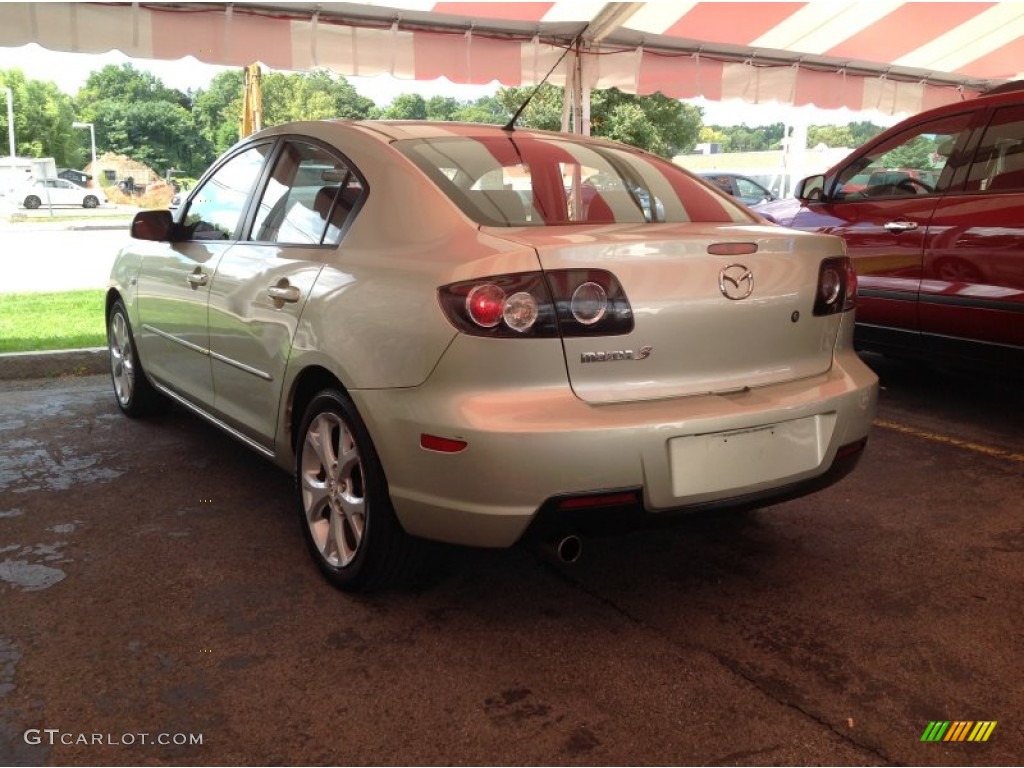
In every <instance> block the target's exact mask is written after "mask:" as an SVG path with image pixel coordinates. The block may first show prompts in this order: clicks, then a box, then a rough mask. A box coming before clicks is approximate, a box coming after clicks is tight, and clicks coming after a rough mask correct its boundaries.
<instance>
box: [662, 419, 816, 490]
mask: <svg viewBox="0 0 1024 768" xmlns="http://www.w3.org/2000/svg"><path fill="white" fill-rule="evenodd" d="M834 423H835V414H826V415H823V416H810V417H808V418H804V419H796V420H794V421H784V422H781V423H779V424H772V425H771V426H765V427H758V428H756V429H745V430H735V431H731V432H714V433H711V434H706V435H690V436H687V437H676V438H673V439H671V440H669V443H668V448H669V461H670V464H671V475H672V494H673V495H674V496H676V497H677V498H682V497H687V496H695V495H702V494H714V493H720V492H723V491H733V490H740V491H742V490H743V489H745V488H750V487H752V486H758V485H762V484H770V483H772V482H773V481H783V480H786V479H787V478H790V477H794V476H795V475H799V474H801V473H804V472H808V471H810V470H813V469H815V468H816V467H818V466H820V465H821V462H822V459H823V457H824V453H825V450H826V449H827V447H828V442H829V438H830V437H831V433H832V426H833V425H834Z"/></svg>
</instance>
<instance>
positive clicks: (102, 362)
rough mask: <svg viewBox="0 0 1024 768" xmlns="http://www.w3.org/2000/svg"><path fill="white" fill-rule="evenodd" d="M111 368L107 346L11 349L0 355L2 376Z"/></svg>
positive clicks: (32, 376) (26, 376) (86, 373)
mask: <svg viewBox="0 0 1024 768" xmlns="http://www.w3.org/2000/svg"><path fill="white" fill-rule="evenodd" d="M109 370H110V358H109V357H108V356H107V348H106V347H88V348H86V349H58V350H52V351H46V352H11V353H8V354H4V355H0V379H45V378H55V377H59V376H90V375H96V374H101V373H106V372H107V371H109Z"/></svg>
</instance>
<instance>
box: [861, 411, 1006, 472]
mask: <svg viewBox="0 0 1024 768" xmlns="http://www.w3.org/2000/svg"><path fill="white" fill-rule="evenodd" d="M874 423H875V426H876V427H881V428H882V429H891V430H893V431H894V432H902V433H903V434H905V435H913V436H914V437H920V438H923V439H924V440H931V441H932V442H933V443H945V444H946V445H952V446H954V447H956V448H963V449H964V450H967V451H974V452H975V453H981V454H984V455H985V456H991V457H993V458H996V459H1004V460H1006V461H1015V462H1017V463H1019V464H1024V453H1014V452H1013V451H1009V450H1006V449H1005V448H996V447H995V446H991V445H982V444H981V443H972V442H971V441H970V440H961V439H960V438H958V437H950V436H949V435H940V434H939V433H937V432H929V431H927V430H924V429H918V428H917V427H908V426H907V425H906V424H897V423H896V422H894V421H885V420H884V419H875V422H874Z"/></svg>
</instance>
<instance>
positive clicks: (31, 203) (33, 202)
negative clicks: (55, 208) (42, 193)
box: [25, 195, 43, 211]
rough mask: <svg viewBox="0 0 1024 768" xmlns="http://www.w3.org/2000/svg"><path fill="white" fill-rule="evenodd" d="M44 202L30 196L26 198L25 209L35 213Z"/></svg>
mask: <svg viewBox="0 0 1024 768" xmlns="http://www.w3.org/2000/svg"><path fill="white" fill-rule="evenodd" d="M42 202H43V201H42V200H40V199H39V198H38V197H36V196H35V195H29V196H28V197H26V198H25V207H26V208H28V209H29V210H30V211H34V210H35V209H36V208H38V207H39V206H40V205H41V204H42Z"/></svg>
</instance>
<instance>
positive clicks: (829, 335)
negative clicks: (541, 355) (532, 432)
mask: <svg viewBox="0 0 1024 768" xmlns="http://www.w3.org/2000/svg"><path fill="white" fill-rule="evenodd" d="M487 231H488V232H489V233H491V234H494V235H498V236H500V237H504V238H506V239H513V240H515V241H517V242H521V243H523V244H527V245H530V246H531V247H533V248H534V249H535V250H536V252H537V254H538V257H539V259H540V263H541V266H542V268H543V269H544V270H545V271H550V270H561V269H603V270H607V271H609V272H611V273H612V274H613V275H615V277H616V278H617V279H618V280H619V282H620V283H621V285H622V287H623V289H624V291H625V294H626V296H627V298H628V300H629V303H630V305H631V307H632V311H633V316H634V328H633V330H632V332H630V333H628V334H625V335H618V336H601V335H589V336H582V337H574V338H564V337H563V340H562V345H563V349H564V351H565V364H566V369H567V372H568V376H569V382H570V384H571V386H572V388H573V390H574V392H575V393H576V395H577V396H578V397H579V398H581V399H582V400H584V401H587V402H590V403H614V402H625V401H635V400H649V399H656V398H667V397H679V396H685V395H697V394H706V393H723V392H734V391H739V390H743V389H746V388H753V387H760V386H765V385H769V384H776V383H780V382H784V381H790V380H794V379H801V378H806V377H808V376H813V375H816V374H820V373H823V372H825V371H827V370H828V369H829V367H830V366H831V364H832V351H833V347H834V345H835V341H836V336H837V334H838V331H839V326H840V323H841V318H842V315H841V314H834V315H831V316H827V317H815V316H814V314H813V307H814V298H815V294H816V290H817V284H818V273H819V267H820V264H821V261H822V260H823V259H825V258H827V257H830V256H839V255H842V254H843V253H844V250H843V245H842V241H841V240H839V238H835V237H831V236H824V235H817V234H812V233H804V232H795V231H788V230H783V229H780V228H778V227H773V226H759V225H736V226H732V225H721V224H692V223H691V224H658V225H629V224H624V225H611V226H600V227H579V226H574V227H544V228H520V229H516V230H513V231H510V230H508V229H499V228H487ZM741 243H750V244H754V245H755V246H756V251H755V252H753V253H741V254H737V255H728V254H726V255H716V254H714V253H710V252H709V247H710V246H716V247H717V246H721V245H722V244H741ZM728 248H729V246H726V249H728ZM712 250H715V248H712ZM740 250H743V249H742V248H741V249H740ZM748 274H749V276H750V277H748V276H747V275H748ZM751 278H752V281H753V283H752V286H751V285H750V280H751ZM722 285H724V286H725V290H724V291H723V288H722V287H721V286H722ZM748 288H752V290H750V291H749V295H746V296H744V294H746V293H747V290H748ZM726 293H728V294H729V295H730V296H732V297H733V298H729V296H726V295H725V294H726Z"/></svg>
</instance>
